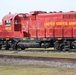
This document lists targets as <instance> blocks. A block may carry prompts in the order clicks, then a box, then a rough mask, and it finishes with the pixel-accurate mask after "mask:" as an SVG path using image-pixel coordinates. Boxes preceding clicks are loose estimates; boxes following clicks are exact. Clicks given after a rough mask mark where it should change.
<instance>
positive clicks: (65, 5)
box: [0, 0, 76, 22]
mask: <svg viewBox="0 0 76 75" xmlns="http://www.w3.org/2000/svg"><path fill="white" fill-rule="evenodd" d="M34 10H43V11H47V12H49V11H71V10H74V11H76V0H0V22H1V19H2V17H3V16H4V15H6V14H8V13H9V12H12V13H25V12H30V11H34Z"/></svg>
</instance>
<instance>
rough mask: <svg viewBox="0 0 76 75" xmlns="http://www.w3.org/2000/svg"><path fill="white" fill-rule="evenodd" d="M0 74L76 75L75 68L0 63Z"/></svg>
mask: <svg viewBox="0 0 76 75" xmlns="http://www.w3.org/2000/svg"><path fill="white" fill-rule="evenodd" d="M0 75H76V68H75V69H74V68H57V67H42V66H29V65H28V66H27V65H25V66H21V65H20V66H18V65H0Z"/></svg>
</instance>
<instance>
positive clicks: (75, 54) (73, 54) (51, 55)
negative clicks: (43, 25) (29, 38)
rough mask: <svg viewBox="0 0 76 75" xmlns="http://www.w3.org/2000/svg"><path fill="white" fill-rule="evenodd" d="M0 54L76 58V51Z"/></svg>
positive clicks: (1, 52)
mask: <svg viewBox="0 0 76 75" xmlns="http://www.w3.org/2000/svg"><path fill="white" fill-rule="evenodd" d="M0 55H20V56H40V57H59V58H60V57H61V58H76V53H63V52H60V53H50V52H48V53H47V52H44V53H43V52H25V51H0Z"/></svg>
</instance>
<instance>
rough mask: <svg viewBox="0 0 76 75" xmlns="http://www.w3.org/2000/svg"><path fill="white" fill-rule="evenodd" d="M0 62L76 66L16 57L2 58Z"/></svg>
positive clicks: (74, 65) (74, 64) (75, 64)
mask: <svg viewBox="0 0 76 75" xmlns="http://www.w3.org/2000/svg"><path fill="white" fill-rule="evenodd" d="M0 64H12V65H40V66H45V67H67V68H76V63H61V62H54V61H42V60H33V59H32V60H31V59H14V58H0Z"/></svg>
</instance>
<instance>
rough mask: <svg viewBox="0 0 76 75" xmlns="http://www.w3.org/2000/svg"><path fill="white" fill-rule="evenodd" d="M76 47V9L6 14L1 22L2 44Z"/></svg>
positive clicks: (10, 46) (12, 46) (59, 48)
mask: <svg viewBox="0 0 76 75" xmlns="http://www.w3.org/2000/svg"><path fill="white" fill-rule="evenodd" d="M2 47H5V49H9V48H13V49H18V48H21V49H22V50H24V49H25V48H47V47H54V48H55V49H57V50H65V49H75V48H76V12H75V11H70V12H62V11H60V12H49V13H47V12H45V11H32V12H30V13H20V14H11V13H9V14H8V15H5V16H4V17H3V19H2V24H1V25H0V48H2Z"/></svg>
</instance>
